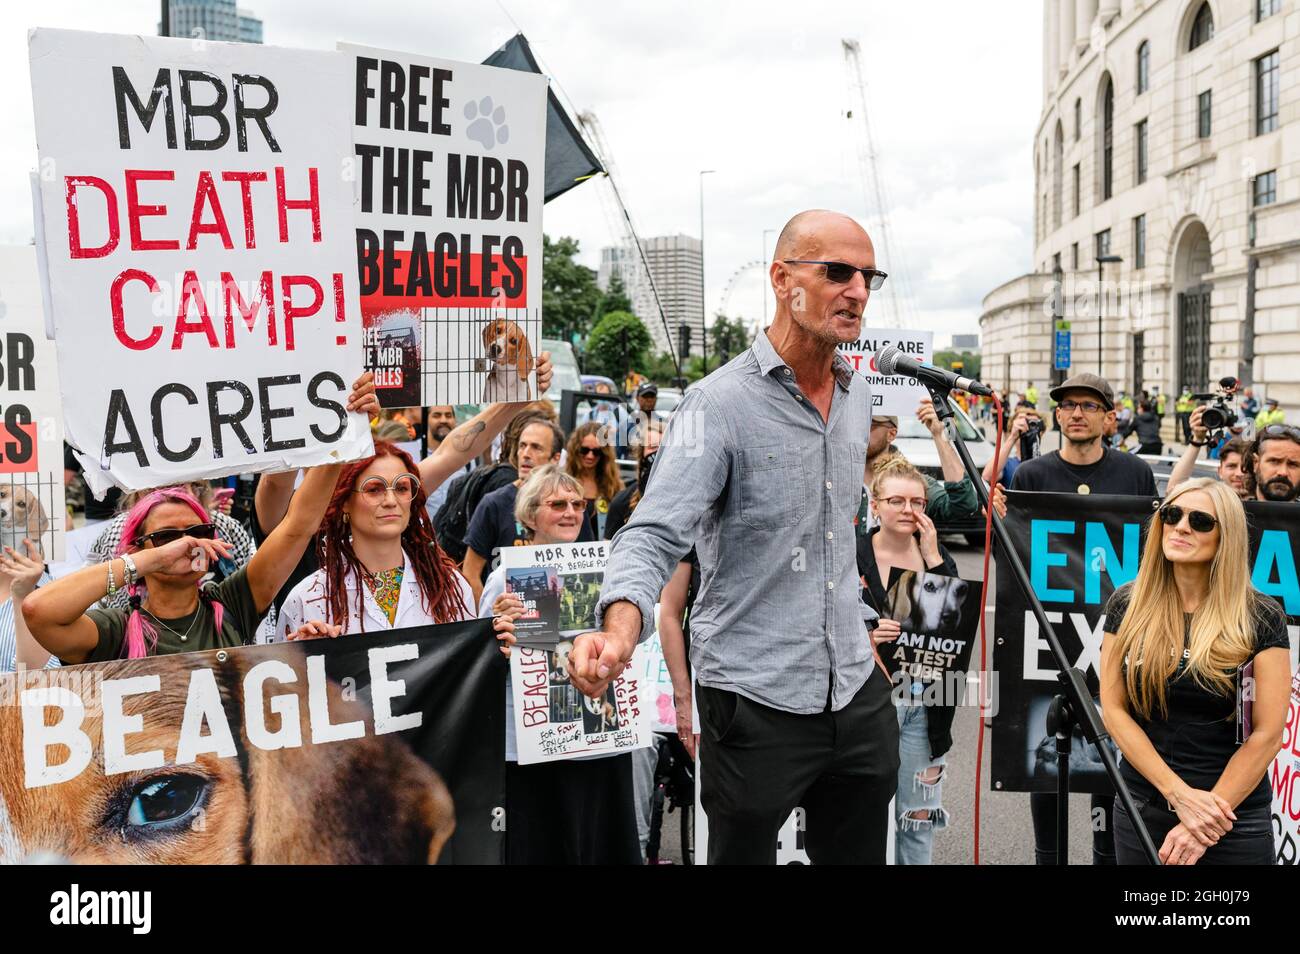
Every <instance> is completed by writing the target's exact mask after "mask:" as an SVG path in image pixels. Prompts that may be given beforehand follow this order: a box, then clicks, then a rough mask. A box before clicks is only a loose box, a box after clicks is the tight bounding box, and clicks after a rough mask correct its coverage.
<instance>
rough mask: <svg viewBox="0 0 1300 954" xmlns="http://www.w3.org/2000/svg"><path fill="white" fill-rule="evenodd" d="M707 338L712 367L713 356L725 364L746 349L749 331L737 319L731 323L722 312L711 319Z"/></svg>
mask: <svg viewBox="0 0 1300 954" xmlns="http://www.w3.org/2000/svg"><path fill="white" fill-rule="evenodd" d="M709 338H710V341H709V363H710V366H712V363H713V361H712V359H713V356H714V355H715V354H716V355H718V357H719V358H720V359H721V360H722V363H723V364H725V363H726V362H728V361H730V360H731V359H732V358H734V357H735V356H736V355H738V354H740V353H741V352H742V351H744V350H745V349H746V348H748V347H749V342H750V338H749V331H748V330H747V329H746V328H745V323H744V322H743V321H741V320H740V319H739V318H737V319H735V320H734V321H732V320H731V319H729V318H727V316H726V315H724V314H722V312H718V314H717V316H716V317H715V318H714V319H713V327H711V328H710V329H709Z"/></svg>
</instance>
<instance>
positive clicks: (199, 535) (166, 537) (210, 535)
mask: <svg viewBox="0 0 1300 954" xmlns="http://www.w3.org/2000/svg"><path fill="white" fill-rule="evenodd" d="M181 537H193V538H194V539H195V540H215V539H216V538H217V528H216V525H215V524H211V523H196V524H195V525H194V526H192V527H186V528H185V529H184V530H179V529H177V528H175V527H168V528H167V529H166V530H155V531H154V532H153V533H143V534H141V535H140V536H138V537H136V538H135V545H136V546H137V547H142V546H144V545H145V544H146V543H148V544H150V545H151V546H155V547H165V546H167V544H169V543H174V542H175V541H177V540H179V539H180V538H181Z"/></svg>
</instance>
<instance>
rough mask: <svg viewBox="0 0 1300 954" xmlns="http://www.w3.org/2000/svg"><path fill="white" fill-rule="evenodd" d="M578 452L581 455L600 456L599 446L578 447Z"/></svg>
mask: <svg viewBox="0 0 1300 954" xmlns="http://www.w3.org/2000/svg"><path fill="white" fill-rule="evenodd" d="M578 453H579V454H580V455H582V456H583V457H599V456H600V448H599V447H579V448H578Z"/></svg>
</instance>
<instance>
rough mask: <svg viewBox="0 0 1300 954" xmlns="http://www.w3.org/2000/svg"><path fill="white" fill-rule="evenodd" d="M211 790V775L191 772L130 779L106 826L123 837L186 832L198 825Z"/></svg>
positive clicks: (137, 837)
mask: <svg viewBox="0 0 1300 954" xmlns="http://www.w3.org/2000/svg"><path fill="white" fill-rule="evenodd" d="M211 790H212V780H211V779H209V778H207V777H206V776H203V775H195V774H192V773H189V772H185V773H173V774H168V775H155V776H151V777H149V778H145V779H140V780H137V781H134V782H130V783H128V784H126V785H124V786H123V788H122V789H121V790H120V791H119V793H118V797H117V798H116V799H115V800H114V804H113V805H112V806H111V808H110V810H109V813H108V816H107V818H106V819H105V821H106V826H107V827H109V828H110V829H112V830H115V831H120V832H121V834H122V838H123V839H124V840H126V839H137V840H138V839H147V838H158V837H164V836H168V835H175V834H180V833H183V832H185V831H187V830H189V829H190V828H191V827H193V826H194V825H195V823H196V821H197V819H198V817H199V816H200V815H201V813H202V811H203V809H204V807H205V806H206V805H207V802H208V796H209V794H210V792H211Z"/></svg>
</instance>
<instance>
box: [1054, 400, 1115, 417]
mask: <svg viewBox="0 0 1300 954" xmlns="http://www.w3.org/2000/svg"><path fill="white" fill-rule="evenodd" d="M1056 406H1057V407H1058V408H1060V409H1061V410H1062V411H1064V412H1065V413H1066V414H1073V413H1074V411H1075V409H1076V408H1077V409H1078V410H1080V411H1083V413H1085V414H1096V413H1097V412H1098V411H1104V410H1106V405H1104V404H1098V403H1097V402H1096V401H1062V402H1061V403H1060V404H1058V405H1056Z"/></svg>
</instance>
